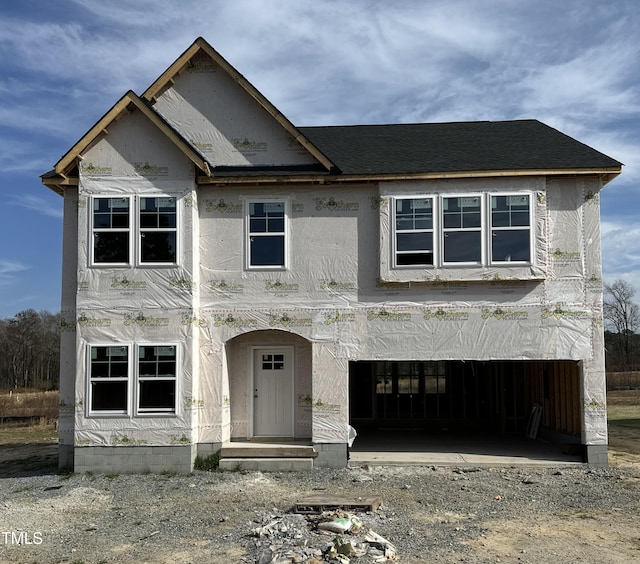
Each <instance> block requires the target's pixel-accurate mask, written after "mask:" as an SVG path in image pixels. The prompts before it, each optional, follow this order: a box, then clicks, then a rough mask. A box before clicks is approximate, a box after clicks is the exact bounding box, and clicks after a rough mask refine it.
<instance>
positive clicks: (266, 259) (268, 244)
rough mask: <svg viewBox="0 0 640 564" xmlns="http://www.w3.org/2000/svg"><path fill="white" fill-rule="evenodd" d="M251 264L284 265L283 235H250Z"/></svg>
mask: <svg viewBox="0 0 640 564" xmlns="http://www.w3.org/2000/svg"><path fill="white" fill-rule="evenodd" d="M250 255H251V256H250V263H251V266H284V236H283V235H273V236H265V237H251V250H250Z"/></svg>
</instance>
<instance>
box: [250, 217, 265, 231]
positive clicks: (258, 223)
mask: <svg viewBox="0 0 640 564" xmlns="http://www.w3.org/2000/svg"><path fill="white" fill-rule="evenodd" d="M249 231H251V233H266V232H267V220H266V219H251V222H250V225H249Z"/></svg>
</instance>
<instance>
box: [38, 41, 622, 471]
mask: <svg viewBox="0 0 640 564" xmlns="http://www.w3.org/2000/svg"><path fill="white" fill-rule="evenodd" d="M620 170H621V165H620V163H618V162H617V161H615V160H613V159H611V158H609V157H607V156H605V155H602V154H601V153H598V152H597V151H595V150H593V149H590V148H589V147H586V146H585V145H583V144H581V143H578V142H577V141H575V140H573V139H571V138H568V137H566V136H565V135H563V134H561V133H560V132H558V131H556V130H553V129H551V128H548V127H547V126H545V125H543V124H541V123H540V122H537V121H533V120H526V121H521V122H497V123H490V122H476V123H463V124H414V125H408V126H406V125H405V126H401V125H395V126H394V125H389V126H361V127H358V126H345V127H326V128H323V127H314V128H296V127H295V126H293V125H292V124H291V123H290V122H288V121H287V120H286V118H285V117H284V116H283V115H282V114H281V113H279V112H278V111H277V110H276V109H275V108H274V107H273V106H272V105H271V104H270V103H269V102H268V101H267V100H266V99H264V97H263V96H262V95H261V94H260V93H259V92H257V91H256V90H255V88H253V87H252V86H251V85H250V84H249V83H248V82H247V81H246V79H244V78H243V77H242V75H240V74H239V73H238V72H237V71H235V69H233V68H232V67H231V66H230V65H229V64H228V63H227V62H226V61H225V60H224V59H223V58H222V57H221V56H220V55H219V54H218V53H217V52H215V51H214V50H213V49H212V48H211V47H210V46H209V45H208V44H207V43H206V42H205V41H204V40H203V39H198V40H196V42H195V43H194V44H193V45H192V46H191V47H190V48H189V49H188V50H187V51H186V52H185V53H184V54H183V55H181V56H180V57H179V58H178V59H177V61H176V62H175V63H174V64H173V65H172V66H171V67H169V69H168V70H167V71H166V72H165V73H164V74H163V75H162V76H161V77H160V78H159V79H158V80H157V81H156V82H155V83H154V84H153V85H152V86H151V87H149V89H148V90H147V91H146V92H145V93H144V94H143V96H142V97H138V96H137V95H136V94H134V93H133V92H128V93H127V94H125V96H123V98H122V99H121V100H120V101H119V102H118V103H117V104H116V105H115V106H114V107H113V108H112V109H111V110H110V111H109V112H108V113H107V114H105V116H104V117H103V118H102V119H101V120H100V121H99V122H98V123H97V124H96V125H95V126H94V127H93V128H92V129H91V130H89V132H88V133H87V134H86V135H85V137H83V138H82V139H81V140H80V141H79V142H78V143H77V144H76V145H74V147H73V148H72V149H71V150H70V151H69V152H68V153H67V154H66V155H64V156H63V157H62V158H61V160H60V161H59V162H58V163H57V164H56V166H55V169H54V170H53V171H52V172H50V173H47V174H45V175H44V176H43V182H44V184H45V185H47V186H48V187H50V188H52V189H53V190H55V191H57V192H59V193H61V194H62V195H63V196H64V198H65V220H64V269H63V295H62V318H63V324H62V359H61V405H60V412H61V416H60V441H61V465H63V466H74V467H75V469H76V471H87V470H98V471H101V470H102V471H104V470H108V469H112V468H117V469H118V470H119V471H123V470H131V471H139V470H145V469H146V470H152V471H156V470H161V469H174V470H179V471H190V470H191V469H192V468H193V461H194V458H195V456H196V454H198V453H200V454H207V453H209V452H214V451H215V450H217V449H218V448H220V446H221V445H222V444H224V443H226V442H228V441H231V440H251V439H261V440H263V441H268V440H276V439H277V440H282V439H297V440H303V441H307V442H308V443H309V444H311V445H314V446H315V447H316V449H317V451H318V456H317V458H316V459H315V464H316V465H318V466H341V465H345V464H346V461H347V458H346V457H347V450H346V445H347V442H348V440H349V428H350V425H351V426H353V427H356V428H357V429H358V432H359V433H360V431H361V430H364V431H365V432H373V433H375V432H377V430H378V429H381V428H385V429H388V428H403V429H406V428H412V429H419V430H421V431H422V432H423V433H428V432H436V429H437V428H439V427H441V426H447V427H455V428H457V429H462V430H464V429H476V428H478V427H482V428H486V429H487V432H491V433H522V434H524V431H525V428H526V426H527V420H528V417H529V413H530V410H531V408H532V406H534V405H536V406H541V409H542V414H543V415H542V418H541V430H540V432H541V433H543V434H544V436H545V437H547V438H551V439H554V440H557V441H560V442H575V443H576V444H580V445H582V446H583V451H584V455H585V460H587V461H588V462H591V463H594V464H603V463H606V445H607V430H606V429H607V428H606V406H605V378H604V345H603V327H602V288H601V286H602V284H601V258H600V230H599V221H600V220H599V192H600V190H601V188H602V187H603V185H604V184H605V183H606V182H608V181H609V180H610V179H611V178H613V177H614V176H616V175H617V174H619V172H620Z"/></svg>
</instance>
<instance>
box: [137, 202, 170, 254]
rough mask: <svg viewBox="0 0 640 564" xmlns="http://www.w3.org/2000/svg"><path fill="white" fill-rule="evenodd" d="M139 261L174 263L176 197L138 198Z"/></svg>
mask: <svg viewBox="0 0 640 564" xmlns="http://www.w3.org/2000/svg"><path fill="white" fill-rule="evenodd" d="M139 223H140V226H139V228H140V262H141V263H175V262H176V256H177V250H176V242H177V213H176V199H175V198H170V197H161V198H155V197H154V198H148V197H142V198H140V210H139Z"/></svg>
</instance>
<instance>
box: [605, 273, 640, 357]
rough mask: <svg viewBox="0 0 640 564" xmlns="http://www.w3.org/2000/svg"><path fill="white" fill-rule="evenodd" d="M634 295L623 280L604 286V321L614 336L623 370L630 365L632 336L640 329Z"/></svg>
mask: <svg viewBox="0 0 640 564" xmlns="http://www.w3.org/2000/svg"><path fill="white" fill-rule="evenodd" d="M634 295H635V290H634V288H633V286H631V284H629V283H628V282H626V281H625V280H622V279H618V280H616V281H615V282H613V283H612V284H605V285H604V320H605V323H606V325H607V329H608V330H609V331H611V333H613V334H615V341H616V343H617V346H618V349H619V353H620V355H621V357H622V360H623V363H624V367H625V368H629V366H630V365H631V361H632V357H633V343H634V334H635V332H636V331H637V329H638V328H639V327H640V309H639V308H638V305H637V304H636V303H635V302H634V301H633V296H634Z"/></svg>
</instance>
